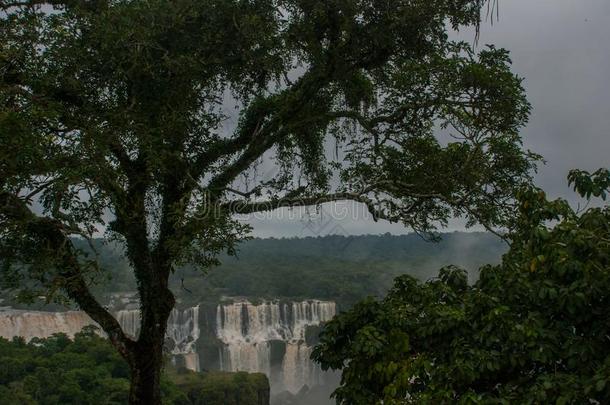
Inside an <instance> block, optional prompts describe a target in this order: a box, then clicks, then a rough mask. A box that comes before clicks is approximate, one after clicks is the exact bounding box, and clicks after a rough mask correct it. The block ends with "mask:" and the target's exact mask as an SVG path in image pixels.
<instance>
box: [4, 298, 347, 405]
mask: <svg viewBox="0 0 610 405" xmlns="http://www.w3.org/2000/svg"><path fill="white" fill-rule="evenodd" d="M203 308H209V310H201V314H202V315H203V316H202V317H201V319H200V307H199V306H195V307H192V308H186V309H184V310H179V309H174V310H172V312H171V314H170V317H169V319H168V323H167V332H166V336H167V342H168V344H169V351H170V353H171V354H172V355H173V356H172V357H173V360H174V362H177V361H178V360H180V359H181V360H182V362H181V365H183V366H185V367H186V368H188V369H191V370H194V371H200V370H201V367H200V358H202V359H203V360H202V361H203V363H205V367H207V368H210V369H215V368H217V367H219V368H220V369H221V370H224V371H248V372H262V373H265V374H267V376H268V377H269V380H270V383H271V389H272V390H273V391H274V392H280V391H283V390H288V391H291V392H293V393H296V392H298V391H299V390H300V389H301V388H302V387H303V386H304V385H308V386H310V387H311V386H314V385H317V384H320V383H321V382H322V381H323V377H324V376H323V373H322V371H321V370H320V368H319V367H318V366H317V365H316V364H314V363H313V362H312V361H311V360H310V358H309V356H310V355H311V351H312V347H311V346H309V345H308V344H307V341H306V340H307V339H306V333H307V328H308V327H312V326H316V325H319V324H320V323H321V322H326V321H329V320H330V319H331V318H332V317H333V316H334V315H335V312H336V307H335V303H333V302H328V301H317V300H307V301H302V302H292V303H288V302H286V303H280V302H263V303H260V304H253V303H251V302H249V301H247V300H236V301H234V302H233V303H230V304H221V305H218V306H216V307H215V311H216V313H215V314H214V306H212V307H205V306H204V307H203ZM115 316H116V318H117V320H118V322H119V324H120V325H121V327H122V328H123V330H124V331H125V333H126V334H127V335H130V336H132V337H134V338H137V336H138V333H139V329H140V311H139V310H137V309H124V310H120V311H116V312H115ZM214 317H215V319H214ZM204 319H205V320H206V321H204ZM207 320H209V321H207ZM200 322H202V323H201V325H200ZM87 325H96V324H95V322H93V320H91V318H89V317H88V316H87V315H86V314H85V313H84V312H81V311H68V312H42V311H22V310H12V309H9V310H0V336H1V337H4V338H7V339H11V338H12V337H13V336H22V337H24V338H25V339H26V340H27V341H29V340H30V339H32V338H33V337H41V338H45V337H49V336H51V335H52V334H54V333H65V334H67V335H68V336H70V337H73V336H74V335H75V334H76V333H78V332H79V331H80V330H81V329H82V328H83V327H85V326H87ZM202 328H203V330H202ZM100 333H101V332H100ZM214 335H215V336H216V338H217V339H218V341H219V342H218V341H217V342H216V343H218V344H220V345H221V348H220V349H219V353H218V355H217V357H216V358H213V357H214V356H213V355H210V353H211V352H210V351H205V350H204V349H202V348H197V347H196V345H197V341H198V340H199V339H200V337H202V336H203V338H202V339H201V342H202V343H203V345H204V346H205V345H206V344H210V343H211V341H212V340H214V338H213V337H214ZM216 343H213V344H216ZM209 347H210V346H208V349H209ZM212 347H213V346H212Z"/></svg>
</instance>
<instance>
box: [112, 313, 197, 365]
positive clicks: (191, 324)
mask: <svg viewBox="0 0 610 405" xmlns="http://www.w3.org/2000/svg"><path fill="white" fill-rule="evenodd" d="M116 318H117V321H119V324H120V325H121V327H122V328H123V331H124V332H125V333H126V334H128V335H130V336H131V337H132V338H137V337H138V334H139V333H140V310H138V309H126V310H121V311H118V312H117V313H116ZM199 334H200V331H199V306H198V305H197V306H194V307H192V308H187V309H185V310H179V309H176V308H174V309H173V310H172V312H171V314H170V315H169V319H168V320H167V331H166V333H165V335H166V336H165V337H166V340H167V343H168V344H169V345H170V346H171V347H170V348H169V352H170V353H171V354H172V355H174V356H181V357H182V358H183V359H184V363H185V364H184V365H185V367H186V368H188V369H190V370H194V371H199V370H200V366H199V356H198V355H197V350H196V346H195V343H196V342H197V340H198V339H199Z"/></svg>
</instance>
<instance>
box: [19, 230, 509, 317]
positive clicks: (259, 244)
mask: <svg viewBox="0 0 610 405" xmlns="http://www.w3.org/2000/svg"><path fill="white" fill-rule="evenodd" d="M77 243H78V244H79V246H81V248H82V249H84V250H86V249H87V246H86V244H85V243H84V242H83V241H78V242H77ZM95 245H96V250H97V251H98V253H99V257H100V263H101V265H102V267H103V268H105V269H106V270H108V277H105V278H100V279H99V280H98V285H97V286H96V288H95V290H96V293H97V294H98V295H100V296H106V297H104V298H105V299H107V298H108V295H109V294H110V293H112V292H120V291H132V290H135V281H134V279H133V274H132V273H131V270H130V269H129V265H128V261H127V260H126V259H125V257H124V254H123V248H122V247H121V246H120V245H119V244H116V243H114V244H102V242H101V241H95ZM505 250H506V245H505V244H504V243H503V242H502V241H501V240H499V239H498V238H497V237H495V236H493V235H491V234H488V233H482V232H473V233H466V232H454V233H446V234H443V235H442V239H441V241H440V242H438V243H436V242H429V241H425V240H423V239H421V238H420V237H419V236H418V235H415V234H409V235H400V236H396V235H390V234H385V235H379V236H375V235H366V236H347V237H346V236H336V235H332V236H324V237H307V238H282V239H275V238H269V239H252V240H249V241H245V242H243V243H241V244H240V245H239V247H238V252H237V256H235V257H229V256H222V257H221V258H220V261H221V265H220V266H217V267H214V268H212V269H209V270H208V271H207V272H205V273H204V272H202V271H199V270H195V269H193V268H191V267H189V266H185V267H181V268H178V269H177V270H176V272H175V274H174V275H173V277H172V279H171V285H172V288H173V290H174V291H175V293H176V295H177V296H178V301H179V302H180V303H181V305H189V304H192V303H198V302H209V301H217V300H218V299H219V298H220V297H221V296H223V295H226V296H246V297H250V298H286V299H302V298H319V299H329V300H335V301H337V302H338V303H339V304H340V306H341V307H347V306H350V305H351V304H353V303H355V302H356V301H358V300H360V299H362V298H363V297H366V296H368V295H375V296H381V295H383V294H384V293H385V291H386V290H387V288H389V286H390V285H391V283H392V280H393V279H394V277H396V276H397V275H399V274H410V275H413V276H415V277H417V278H419V279H421V280H427V279H429V278H431V277H435V276H436V274H437V273H438V270H439V269H440V268H441V267H443V266H446V265H449V264H455V265H458V266H462V267H464V268H465V269H467V270H469V273H470V277H471V281H472V280H474V279H475V278H476V277H477V269H478V268H479V267H480V266H481V265H483V264H487V263H498V262H499V261H500V258H501V255H502V254H503V253H504V252H505ZM9 301H10V300H9Z"/></svg>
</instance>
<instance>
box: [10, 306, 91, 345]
mask: <svg viewBox="0 0 610 405" xmlns="http://www.w3.org/2000/svg"><path fill="white" fill-rule="evenodd" d="M87 325H97V324H96V323H95V322H93V320H92V319H91V318H89V316H87V314H85V313H84V312H81V311H68V312H44V311H23V310H14V309H10V310H3V311H0V336H1V337H3V338H5V339H12V338H13V337H14V336H21V337H23V338H24V339H25V340H26V341H28V342H29V341H30V340H32V338H34V337H39V338H47V337H49V336H51V335H53V334H54V333H65V334H66V335H68V336H69V337H74V335H75V334H77V333H78V332H80V331H81V329H83V328H84V327H85V326H87Z"/></svg>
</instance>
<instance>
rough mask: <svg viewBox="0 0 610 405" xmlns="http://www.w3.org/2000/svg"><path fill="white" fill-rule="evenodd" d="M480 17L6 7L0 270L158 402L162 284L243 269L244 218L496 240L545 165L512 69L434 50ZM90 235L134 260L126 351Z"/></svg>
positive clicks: (454, 5) (363, 9) (370, 4)
mask: <svg viewBox="0 0 610 405" xmlns="http://www.w3.org/2000/svg"><path fill="white" fill-rule="evenodd" d="M484 3H485V1H483V0H459V1H455V0H434V1H430V0H426V1H410V0H409V1H407V0H405V1H392V2H383V1H377V0H333V1H311V0H255V1H242V0H235V1H226V0H205V1H192V0H179V1H167V0H149V1H120V0H119V1H104V0H95V1H86V2H83V1H72V0H49V1H42V0H26V1H11V0H3V1H0V8H1V10H2V12H3V15H2V17H1V19H0V23H1V24H2V26H1V28H2V29H1V30H0V38H1V40H0V63H1V66H0V72H1V73H0V74H1V77H0V105H1V106H2V107H1V110H0V153H2V156H1V160H0V161H1V162H2V164H1V166H0V225H1V227H2V228H1V229H2V232H1V233H0V253H1V254H2V260H3V265H4V269H5V272H4V273H8V274H10V277H11V279H12V280H13V282H14V284H15V285H16V286H18V287H21V288H29V289H32V288H38V289H43V290H44V295H46V296H48V297H49V298H50V299H51V298H54V297H58V296H60V293H64V294H65V295H66V296H67V297H68V298H70V299H71V300H74V301H75V302H77V303H78V305H79V306H80V307H81V308H82V309H83V310H85V311H86V312H87V313H88V314H89V315H90V316H91V317H92V318H93V319H94V320H95V321H96V322H97V323H98V324H99V325H101V326H102V327H103V329H104V330H105V332H106V333H107V334H108V336H109V338H110V339H111V341H112V342H113V344H114V345H115V346H116V347H117V349H118V350H119V351H120V353H121V354H122V355H123V356H124V357H125V358H126V359H127V360H128V362H129V363H130V365H131V366H132V377H133V378H134V387H135V388H134V390H135V391H134V394H133V397H132V402H135V401H136V398H137V397H138V395H139V396H142V395H149V394H150V393H152V394H150V395H153V396H154V397H151V398H143V397H141V398H140V401H144V400H146V401H148V402H152V403H154V402H158V398H159V396H158V392H159V391H158V384H159V371H158V370H159V368H160V365H161V342H162V340H163V336H164V333H165V327H166V326H165V325H166V321H167V317H168V316H169V313H170V311H171V309H172V307H173V305H174V302H175V299H174V297H173V295H172V293H171V291H170V290H169V288H168V277H169V275H170V274H171V273H172V271H173V270H174V268H175V266H176V265H177V264H180V263H185V262H192V263H197V264H198V265H200V266H203V267H207V266H209V265H211V264H214V263H215V262H216V256H217V254H218V253H219V252H222V251H225V250H227V251H229V252H232V251H234V246H235V243H236V242H237V241H239V240H240V239H242V238H243V237H244V236H245V235H246V234H247V231H248V227H246V226H245V225H243V223H241V222H239V221H237V220H236V218H235V215H236V214H249V213H253V212H259V211H268V210H272V209H275V208H279V207H292V206H302V205H315V204H321V203H324V202H330V201H336V200H349V201H354V202H357V203H359V204H363V205H365V206H366V207H367V209H368V210H369V211H370V212H371V214H372V215H373V217H374V218H375V219H386V220H389V221H393V222H401V223H403V224H405V225H407V226H410V227H412V228H414V229H415V230H417V231H420V232H428V231H431V230H433V229H434V227H435V225H436V224H441V225H443V224H444V223H446V221H447V219H448V218H449V217H451V216H452V215H461V216H464V217H466V218H467V219H468V221H469V223H470V224H472V223H474V222H475V221H480V222H482V223H483V224H484V225H486V226H488V227H493V226H496V225H502V224H504V223H506V221H507V219H508V216H509V215H510V213H511V210H512V208H511V206H512V204H511V202H512V197H513V195H514V192H515V190H516V189H517V188H518V187H520V186H521V185H522V184H523V183H527V182H528V181H529V180H530V177H529V176H530V171H531V169H532V167H533V160H534V159H535V158H536V156H534V155H531V154H529V153H527V152H525V151H523V149H522V147H521V142H520V138H519V134H518V130H519V128H520V127H521V126H522V125H523V124H524V123H525V121H526V119H527V115H528V112H529V104H528V103H527V101H526V99H525V97H524V94H523V88H522V86H521V80H520V79H519V78H518V77H516V76H515V75H514V74H513V73H511V71H510V59H509V57H508V53H507V52H506V51H505V50H502V49H496V48H494V47H493V46H491V47H487V48H485V49H484V50H482V51H480V52H478V53H476V52H475V51H474V50H473V49H472V47H471V46H469V45H468V44H465V43H461V42H459V43H456V42H452V41H450V40H449V39H448V35H447V28H448V26H453V28H456V29H457V28H459V27H464V26H478V24H479V21H480V9H481V7H482V6H483V4H484ZM223 100H231V101H230V102H229V104H234V105H235V106H236V107H237V112H236V114H234V115H237V117H238V120H237V122H236V123H235V125H231V123H230V122H229V121H228V120H227V114H226V113H225V112H224V111H226V108H225V107H226V104H227V103H224V104H223ZM435 127H438V131H440V132H441V133H443V134H445V138H447V139H449V140H450V142H446V141H444V140H442V139H444V138H439V137H437V136H436V134H437V131H436V128H435ZM450 136H453V138H451V137H450ZM331 145H335V151H334V157H333V154H332V153H329V152H330V146H331ZM257 172H258V173H259V175H258V176H257V175H256V174H257ZM260 172H264V173H265V175H264V176H263V175H260ZM98 232H107V233H108V236H109V237H116V238H119V239H121V240H124V241H125V243H126V256H127V257H128V259H129V261H130V264H131V268H132V269H133V272H134V274H135V276H136V280H137V283H138V291H139V297H140V301H141V306H142V327H141V330H142V331H146V333H142V334H141V335H140V338H139V340H138V341H137V342H134V341H132V340H131V339H130V338H128V337H127V336H125V334H124V333H123V332H122V330H121V328H120V326H119V325H118V323H117V322H116V320H115V319H114V318H113V317H112V316H111V315H110V314H109V313H108V312H107V311H106V310H105V309H104V308H103V306H101V305H100V304H99V303H98V302H97V301H96V300H95V298H94V297H93V296H92V295H91V293H90V291H89V289H88V285H89V284H90V282H91V281H92V280H95V278H96V276H97V274H98V273H99V266H97V265H96V264H97V263H96V261H95V260H94V259H95V258H94V257H93V258H92V257H84V256H83V254H82V252H80V251H79V250H78V249H76V248H75V246H74V245H73V243H72V241H71V239H70V237H71V236H81V237H90V236H91V235H93V234H96V233H98ZM32 280H33V281H34V282H32ZM151 359H152V361H151ZM144 386H151V387H153V388H151V389H149V388H146V389H144V388H143V387H144ZM138 390H140V391H139V393H137V392H138Z"/></svg>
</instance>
